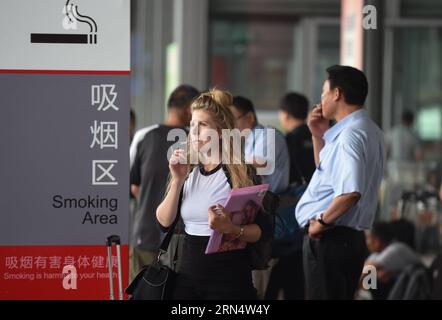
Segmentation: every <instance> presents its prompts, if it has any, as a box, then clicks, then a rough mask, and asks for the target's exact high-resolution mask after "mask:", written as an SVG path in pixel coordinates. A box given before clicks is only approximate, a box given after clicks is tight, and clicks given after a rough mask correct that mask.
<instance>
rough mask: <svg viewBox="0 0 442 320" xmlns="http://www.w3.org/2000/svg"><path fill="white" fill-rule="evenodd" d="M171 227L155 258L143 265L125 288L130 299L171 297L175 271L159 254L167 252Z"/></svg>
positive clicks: (164, 298) (171, 233) (162, 298)
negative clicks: (153, 260)
mask: <svg viewBox="0 0 442 320" xmlns="http://www.w3.org/2000/svg"><path fill="white" fill-rule="evenodd" d="M172 235H173V229H171V230H169V232H168V233H167V235H166V237H165V238H164V240H163V242H162V243H161V248H160V252H159V254H158V258H157V260H156V261H155V262H154V263H152V264H150V265H147V266H144V267H143V268H142V269H141V270H140V272H139V273H138V274H137V276H136V277H135V279H134V280H133V281H132V282H131V284H130V285H129V286H128V287H127V288H126V293H127V294H128V295H130V296H131V298H130V299H131V300H169V299H171V298H172V293H173V289H174V283H175V278H176V272H175V270H173V269H172V268H171V267H170V266H168V265H166V264H165V263H164V262H163V261H162V259H161V256H162V255H163V254H164V253H166V252H167V248H168V245H169V242H170V240H171V238H172Z"/></svg>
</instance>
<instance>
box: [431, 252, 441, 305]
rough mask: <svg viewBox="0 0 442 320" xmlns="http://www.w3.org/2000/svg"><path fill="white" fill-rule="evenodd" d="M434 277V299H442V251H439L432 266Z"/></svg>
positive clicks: (432, 275)
mask: <svg viewBox="0 0 442 320" xmlns="http://www.w3.org/2000/svg"><path fill="white" fill-rule="evenodd" d="M430 272H431V278H432V294H431V298H432V299H433V300H442V253H439V254H438V255H437V256H436V258H435V259H434V261H433V263H432V264H431V267H430Z"/></svg>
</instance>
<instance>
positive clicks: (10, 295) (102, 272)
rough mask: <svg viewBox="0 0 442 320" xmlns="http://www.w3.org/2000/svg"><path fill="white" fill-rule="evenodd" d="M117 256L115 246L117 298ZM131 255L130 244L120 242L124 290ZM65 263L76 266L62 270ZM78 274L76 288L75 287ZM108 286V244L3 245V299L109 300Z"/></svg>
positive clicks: (0, 285)
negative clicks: (74, 278) (74, 280)
mask: <svg viewBox="0 0 442 320" xmlns="http://www.w3.org/2000/svg"><path fill="white" fill-rule="evenodd" d="M116 256H117V253H116V248H115V246H113V247H112V264H113V268H112V271H113V286H114V296H115V299H118V298H119V296H118V278H117V270H118V269H117V259H116ZM128 257H129V252H128V245H121V262H122V283H123V292H124V289H125V288H126V287H127V285H128V275H129V270H128V261H129V258H128ZM65 266H73V267H74V268H72V267H69V268H68V269H70V270H69V271H67V272H66V273H65V274H63V268H64V267H65ZM74 273H75V274H74ZM75 276H76V279H77V280H76V289H75V288H73V287H74V283H73V277H75ZM109 286H110V285H109V269H108V258H107V247H106V245H105V244H103V245H90V246H0V300H5V299H9V300H15V299H42V300H43V299H56V300H68V299H69V300H71V299H85V300H86V299H87V300H108V299H109V298H110V290H109ZM125 298H127V297H126V296H125Z"/></svg>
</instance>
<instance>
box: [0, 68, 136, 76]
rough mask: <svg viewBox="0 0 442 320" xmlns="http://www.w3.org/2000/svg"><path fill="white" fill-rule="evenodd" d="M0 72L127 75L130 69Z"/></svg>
mask: <svg viewBox="0 0 442 320" xmlns="http://www.w3.org/2000/svg"><path fill="white" fill-rule="evenodd" d="M0 73H17V74H97V75H106V74H108V75H128V74H130V70H25V69H0Z"/></svg>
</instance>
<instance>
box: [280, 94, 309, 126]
mask: <svg viewBox="0 0 442 320" xmlns="http://www.w3.org/2000/svg"><path fill="white" fill-rule="evenodd" d="M308 105H309V103H308V100H307V98H306V97H305V96H304V95H302V94H299V93H296V92H290V93H287V94H286V95H285V96H284V97H283V98H282V100H281V104H280V106H279V108H280V109H281V110H282V111H285V112H287V113H288V114H289V115H290V116H292V117H293V118H296V119H301V120H305V119H307V114H308Z"/></svg>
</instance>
